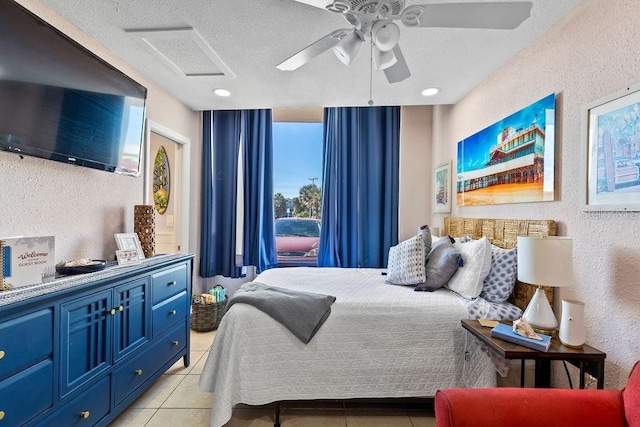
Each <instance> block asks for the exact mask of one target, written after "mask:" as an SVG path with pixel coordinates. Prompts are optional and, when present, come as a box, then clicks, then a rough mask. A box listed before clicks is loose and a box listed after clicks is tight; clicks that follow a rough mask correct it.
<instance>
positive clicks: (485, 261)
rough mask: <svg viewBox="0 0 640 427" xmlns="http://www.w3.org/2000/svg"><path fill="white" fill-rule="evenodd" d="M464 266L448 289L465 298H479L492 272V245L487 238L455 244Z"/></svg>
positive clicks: (452, 278) (451, 281) (448, 285)
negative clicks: (485, 281)
mask: <svg viewBox="0 0 640 427" xmlns="http://www.w3.org/2000/svg"><path fill="white" fill-rule="evenodd" d="M454 247H455V248H456V249H458V250H459V251H460V255H462V260H463V261H464V266H463V267H461V268H459V269H458V271H456V273H455V274H454V275H453V277H451V279H450V280H449V282H448V283H447V288H449V289H451V290H452V291H454V292H456V293H458V294H459V295H461V296H462V297H464V298H477V297H478V295H480V292H481V291H482V284H483V282H484V279H485V277H487V275H488V274H489V270H491V243H489V240H488V239H487V238H486V237H482V238H481V239H478V240H472V241H470V242H467V243H455V244H454Z"/></svg>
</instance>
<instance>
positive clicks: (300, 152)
mask: <svg viewBox="0 0 640 427" xmlns="http://www.w3.org/2000/svg"><path fill="white" fill-rule="evenodd" d="M309 178H318V179H317V180H316V181H315V184H316V185H317V186H318V187H322V123H307V122H274V123H273V193H274V194H276V193H282V195H283V196H284V197H285V198H287V199H291V198H294V197H298V195H299V194H300V188H301V187H303V186H305V185H308V184H311V183H312V181H310V180H309Z"/></svg>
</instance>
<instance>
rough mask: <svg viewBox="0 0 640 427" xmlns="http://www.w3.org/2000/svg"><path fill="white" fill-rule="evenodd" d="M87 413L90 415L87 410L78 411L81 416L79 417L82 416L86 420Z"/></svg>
mask: <svg viewBox="0 0 640 427" xmlns="http://www.w3.org/2000/svg"><path fill="white" fill-rule="evenodd" d="M89 415H91V414H90V413H89V411H83V412H80V417H81V418H84V419H85V420H86V419H87V418H89Z"/></svg>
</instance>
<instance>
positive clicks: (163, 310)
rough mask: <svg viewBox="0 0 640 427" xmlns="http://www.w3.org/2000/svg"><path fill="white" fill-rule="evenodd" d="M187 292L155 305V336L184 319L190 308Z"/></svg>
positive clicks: (153, 322)
mask: <svg viewBox="0 0 640 427" xmlns="http://www.w3.org/2000/svg"><path fill="white" fill-rule="evenodd" d="M188 307H189V305H188V301H187V293H186V292H182V293H180V294H178V295H175V296H173V297H171V298H170V299H168V300H166V301H163V302H162V303H161V304H158V305H156V306H154V307H153V314H152V317H153V321H152V329H153V337H154V338H155V337H157V336H158V335H160V334H161V333H162V332H163V331H165V330H167V329H168V328H169V327H171V326H173V325H175V324H176V323H177V322H178V321H180V320H182V319H184V318H185V317H186V315H187V309H188Z"/></svg>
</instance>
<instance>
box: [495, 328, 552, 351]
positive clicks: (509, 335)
mask: <svg viewBox="0 0 640 427" xmlns="http://www.w3.org/2000/svg"><path fill="white" fill-rule="evenodd" d="M491 336H492V337H494V338H500V339H501V340H505V341H509V342H512V343H514V344H518V345H522V346H524V347H528V348H532V349H534V350H539V351H544V352H545V353H546V352H547V351H549V347H550V346H551V337H550V336H549V335H544V334H538V336H539V337H540V338H542V339H541V340H535V339H533V338H527V337H523V336H522V335H519V334H516V333H515V332H513V329H512V327H511V326H509V325H505V324H504V323H498V324H497V325H496V326H495V327H494V328H493V329H492V330H491Z"/></svg>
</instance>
